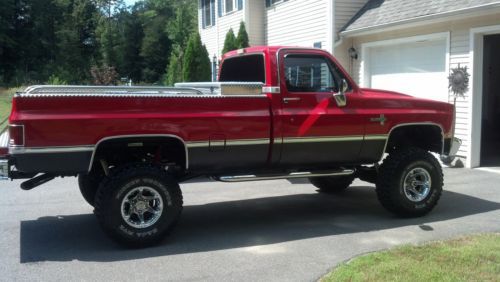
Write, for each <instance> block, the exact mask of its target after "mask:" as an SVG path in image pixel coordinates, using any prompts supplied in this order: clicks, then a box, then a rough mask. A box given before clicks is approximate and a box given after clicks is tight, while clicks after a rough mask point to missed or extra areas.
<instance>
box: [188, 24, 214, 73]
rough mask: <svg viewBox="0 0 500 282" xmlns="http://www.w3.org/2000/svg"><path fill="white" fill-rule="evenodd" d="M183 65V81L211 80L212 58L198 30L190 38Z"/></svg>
mask: <svg viewBox="0 0 500 282" xmlns="http://www.w3.org/2000/svg"><path fill="white" fill-rule="evenodd" d="M182 66H183V70H182V79H183V81H186V82H193V81H211V79H210V76H211V65H210V58H209V57H208V51H207V48H205V45H203V44H202V43H201V38H200V34H199V33H198V32H196V33H194V34H193V35H192V36H191V38H189V41H188V45H187V48H186V53H185V54H184V59H183V62H182Z"/></svg>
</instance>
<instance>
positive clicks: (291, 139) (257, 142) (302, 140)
mask: <svg viewBox="0 0 500 282" xmlns="http://www.w3.org/2000/svg"><path fill="white" fill-rule="evenodd" d="M386 139H387V135H367V136H363V135H353V136H335V137H331V136H315V137H285V138H283V139H281V138H275V139H274V143H284V144H298V143H315V142H349V141H363V140H386ZM268 144H270V139H268V138H262V139H232V140H226V143H225V145H226V146H245V145H268ZM209 146H210V142H209V141H194V142H188V143H187V147H188V148H189V149H191V148H200V147H209ZM212 146H213V144H212Z"/></svg>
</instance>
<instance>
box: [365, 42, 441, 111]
mask: <svg viewBox="0 0 500 282" xmlns="http://www.w3.org/2000/svg"><path fill="white" fill-rule="evenodd" d="M367 51H368V52H369V54H368V55H369V57H368V61H367V63H368V70H367V73H366V76H368V77H365V78H367V80H366V81H367V82H369V86H370V87H371V88H378V89H387V90H393V91H398V92H402V93H405V94H409V95H412V96H415V97H421V98H428V99H434V100H438V101H444V102H448V80H447V77H448V74H447V73H446V40H445V39H438V40H424V41H416V42H408V43H401V44H392V45H385V46H377V47H370V48H368V50H367Z"/></svg>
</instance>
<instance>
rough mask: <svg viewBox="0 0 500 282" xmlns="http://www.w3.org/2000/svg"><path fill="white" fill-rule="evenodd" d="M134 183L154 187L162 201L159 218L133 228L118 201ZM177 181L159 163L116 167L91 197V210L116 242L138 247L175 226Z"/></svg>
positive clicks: (179, 203)
mask: <svg viewBox="0 0 500 282" xmlns="http://www.w3.org/2000/svg"><path fill="white" fill-rule="evenodd" d="M137 187H147V188H150V189H153V190H154V191H156V192H157V193H158V194H159V195H160V196H161V200H162V202H163V208H162V212H161V215H160V216H159V219H158V220H157V221H156V222H155V223H154V224H153V225H151V226H149V227H145V228H135V227H133V226H130V225H129V224H128V223H127V222H126V221H125V219H124V218H123V216H122V201H123V200H124V198H125V196H126V195H127V193H128V192H129V191H131V190H133V189H134V188H137ZM182 204H183V200H182V193H181V190H180V188H179V184H178V183H177V182H176V181H175V180H174V179H173V178H172V177H171V176H170V175H168V174H167V172H166V171H165V170H163V169H161V168H160V167H156V166H153V165H148V164H133V165H128V166H124V167H122V168H120V169H117V170H116V171H115V172H113V173H112V175H110V177H107V178H105V179H104V180H103V181H102V183H101V185H100V186H99V189H98V191H97V195H96V198H95V210H94V213H95V215H96V217H97V219H98V221H99V223H100V225H101V227H102V228H103V230H104V231H105V232H106V233H107V234H108V235H109V236H110V237H111V238H112V239H114V240H115V241H116V242H118V243H120V244H122V245H125V246H127V247H133V248H140V247H147V246H151V245H154V244H156V243H159V242H160V241H161V240H162V239H163V238H164V237H165V236H166V235H167V234H168V233H169V232H170V231H171V230H172V228H173V227H174V226H175V224H176V223H177V221H178V219H179V217H180V214H181V211H182Z"/></svg>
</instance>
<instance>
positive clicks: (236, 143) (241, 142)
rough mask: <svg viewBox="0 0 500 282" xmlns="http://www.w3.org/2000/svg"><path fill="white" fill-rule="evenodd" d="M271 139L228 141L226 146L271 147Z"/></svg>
mask: <svg viewBox="0 0 500 282" xmlns="http://www.w3.org/2000/svg"><path fill="white" fill-rule="evenodd" d="M269 144H271V139H270V138H263V139H244V140H227V141H226V146H245V145H269Z"/></svg>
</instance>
